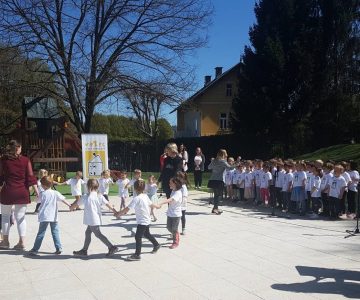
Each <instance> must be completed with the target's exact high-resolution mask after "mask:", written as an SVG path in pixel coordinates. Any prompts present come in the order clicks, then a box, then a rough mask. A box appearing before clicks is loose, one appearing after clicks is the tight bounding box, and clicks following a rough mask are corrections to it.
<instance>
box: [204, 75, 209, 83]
mask: <svg viewBox="0 0 360 300" xmlns="http://www.w3.org/2000/svg"><path fill="white" fill-rule="evenodd" d="M210 82H211V76H210V75H206V76H205V83H204V86H207V85H208V84H209V83H210Z"/></svg>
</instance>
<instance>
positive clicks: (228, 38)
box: [166, 0, 256, 125]
mask: <svg viewBox="0 0 360 300" xmlns="http://www.w3.org/2000/svg"><path fill="white" fill-rule="evenodd" d="M212 2H213V5H214V16H213V22H212V25H211V27H210V28H209V33H208V34H209V42H208V45H207V47H205V48H202V49H199V50H198V51H197V54H196V56H194V57H193V59H191V60H189V63H190V64H192V65H195V66H196V67H197V71H196V74H195V76H196V86H197V88H198V89H199V88H201V87H202V86H203V84H204V76H205V75H211V76H212V79H213V78H214V74H215V67H223V71H226V70H228V69H229V68H231V67H232V66H234V65H235V64H237V63H238V62H239V60H240V56H241V55H242V53H243V51H244V46H245V45H249V44H250V42H249V34H248V33H249V27H250V26H252V25H253V24H254V23H255V15H254V5H255V2H256V1H255V0H212ZM166 118H167V119H168V120H169V122H170V123H171V124H172V125H176V113H172V114H171V115H168V116H166Z"/></svg>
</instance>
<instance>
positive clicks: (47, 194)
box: [29, 176, 70, 255]
mask: <svg viewBox="0 0 360 300" xmlns="http://www.w3.org/2000/svg"><path fill="white" fill-rule="evenodd" d="M40 183H41V187H42V189H43V192H41V194H40V207H39V216H38V218H39V222H40V224H39V231H38V233H37V235H36V239H35V243H34V246H33V247H32V249H31V250H30V251H29V255H36V253H37V252H38V251H39V249H40V247H41V243H42V241H43V239H44V236H45V232H46V228H47V227H48V225H49V224H50V228H51V234H52V237H53V241H54V245H55V249H56V251H55V254H61V251H62V246H61V242H60V237H59V227H58V201H61V202H63V203H65V204H66V205H67V206H69V207H70V204H69V203H68V202H67V201H66V200H65V197H64V196H63V195H61V194H60V193H59V192H58V191H54V190H52V189H51V186H52V184H53V180H52V178H51V177H50V176H44V177H42V178H41V179H40Z"/></svg>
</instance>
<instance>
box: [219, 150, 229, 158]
mask: <svg viewBox="0 0 360 300" xmlns="http://www.w3.org/2000/svg"><path fill="white" fill-rule="evenodd" d="M226 157H227V152H226V150H225V149H220V150H219V151H218V153H217V154H216V158H217V159H226Z"/></svg>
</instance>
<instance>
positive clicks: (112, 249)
mask: <svg viewBox="0 0 360 300" xmlns="http://www.w3.org/2000/svg"><path fill="white" fill-rule="evenodd" d="M118 251H119V249H118V247H116V246H112V247H110V248H109V252H108V253H107V254H106V256H111V255H113V254H115V253H116V252H118Z"/></svg>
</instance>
